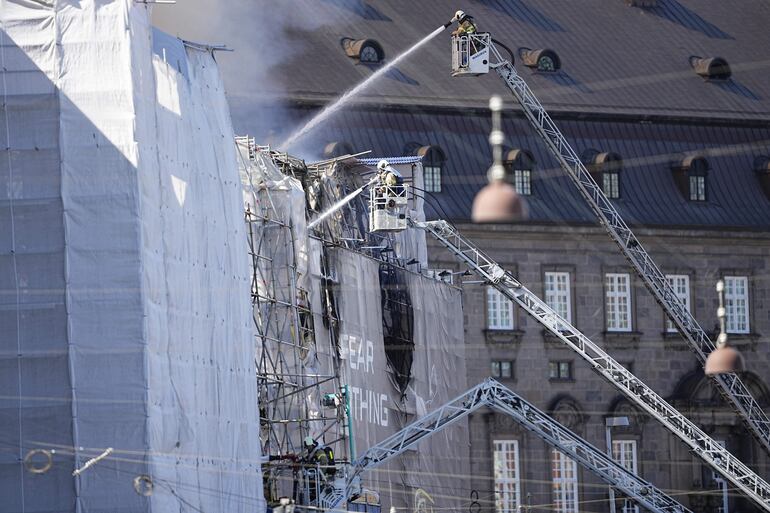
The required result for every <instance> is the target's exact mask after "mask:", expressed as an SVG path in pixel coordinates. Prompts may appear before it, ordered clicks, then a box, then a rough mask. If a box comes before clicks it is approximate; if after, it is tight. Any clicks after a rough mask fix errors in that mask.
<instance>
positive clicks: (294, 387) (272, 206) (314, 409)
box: [236, 138, 349, 505]
mask: <svg viewBox="0 0 770 513" xmlns="http://www.w3.org/2000/svg"><path fill="white" fill-rule="evenodd" d="M236 142H237V145H238V149H239V152H240V154H241V163H242V179H243V181H244V184H245V185H246V189H247V191H248V195H249V196H250V198H249V200H247V202H246V203H247V206H246V211H245V220H246V223H247V225H248V244H249V246H248V251H249V257H250V262H251V301H252V308H253V318H254V326H255V328H256V355H257V357H256V368H257V384H258V399H259V407H260V438H261V445H262V454H263V456H264V457H265V460H266V461H265V463H264V464H263V472H264V481H265V497H266V499H267V500H268V503H269V504H270V503H273V504H275V503H277V502H278V501H279V499H280V498H281V497H288V498H290V499H291V500H293V501H294V502H295V503H296V504H302V505H313V504H314V503H317V499H318V497H319V495H320V488H321V486H322V485H323V481H324V480H323V478H322V472H321V470H320V469H318V468H317V464H316V463H314V462H313V461H312V460H310V459H309V458H308V456H309V452H308V448H307V447H306V446H305V445H304V440H305V439H306V438H307V437H312V438H313V439H314V440H316V441H318V442H319V443H321V444H323V445H325V446H329V447H332V448H333V449H334V452H335V453H336V454H338V455H339V456H338V460H345V459H346V458H348V456H349V455H348V450H347V445H346V442H347V438H348V436H347V425H346V414H345V413H346V402H345V401H344V399H345V391H344V389H343V387H342V385H341V382H340V375H339V372H336V367H335V372H333V373H331V374H323V373H320V372H319V370H318V369H319V365H318V350H319V348H318V347H317V344H316V330H315V318H316V315H315V312H314V309H313V298H312V297H311V293H312V291H311V290H310V288H309V286H308V284H307V283H308V282H307V280H305V282H304V283H303V282H302V281H301V277H302V274H303V273H304V274H307V273H308V270H307V269H304V270H303V272H300V269H299V267H300V266H299V263H298V260H299V256H298V254H297V242H298V232H297V227H295V226H294V225H293V222H292V218H291V216H289V215H287V213H288V211H287V210H286V209H281V207H280V205H281V202H282V201H283V200H284V198H280V199H279V198H278V197H277V196H278V195H279V194H282V193H283V192H282V191H280V190H278V191H277V192H276V190H271V186H270V182H271V180H274V179H276V178H278V176H269V172H266V170H264V169H261V170H260V164H262V165H263V164H264V161H261V162H260V161H259V156H258V154H259V152H260V151H262V152H265V151H267V148H261V147H257V146H255V144H254V141H253V139H249V138H238V139H237V140H236ZM271 160H272V159H271ZM275 161H276V162H279V163H283V166H282V167H283V168H282V169H281V170H280V174H281V175H284V176H288V177H292V176H296V175H297V174H299V173H302V172H304V169H303V163H302V161H298V160H296V159H292V158H290V157H288V156H286V158H284V159H276V160H275ZM276 170H277V169H276ZM303 215H304V213H303ZM323 260H325V259H323V258H322V261H323ZM321 267H322V277H321V278H322V279H321V282H322V284H323V287H322V288H324V289H325V288H327V287H332V286H333V284H334V280H335V277H334V276H333V275H332V273H330V272H328V269H327V267H328V266H324V265H322V266H321ZM327 296H328V295H327V294H326V291H325V290H322V294H321V299H320V301H321V303H322V304H326V303H327V302H326V301H324V300H323V298H324V297H327ZM322 318H323V324H324V325H325V326H326V327H327V328H329V333H330V337H329V341H330V345H331V347H332V348H334V347H336V336H335V333H336V332H335V329H334V327H335V325H336V324H337V319H336V317H335V315H334V313H331V315H330V314H329V312H328V309H326V308H325V309H324V314H323V316H322ZM333 360H335V359H333ZM325 396H330V397H331V398H332V400H330V405H327V406H328V407H326V408H325V407H324V404H323V399H324V397H325ZM335 397H336V398H337V399H338V401H336V402H335V401H334V400H333V398H335ZM340 398H341V399H342V400H339V399H340Z"/></svg>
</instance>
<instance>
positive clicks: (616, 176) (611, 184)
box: [602, 171, 620, 199]
mask: <svg viewBox="0 0 770 513" xmlns="http://www.w3.org/2000/svg"><path fill="white" fill-rule="evenodd" d="M602 190H603V191H604V195H605V196H607V197H608V198H610V199H617V198H619V197H620V173H619V172H617V171H605V172H604V173H602Z"/></svg>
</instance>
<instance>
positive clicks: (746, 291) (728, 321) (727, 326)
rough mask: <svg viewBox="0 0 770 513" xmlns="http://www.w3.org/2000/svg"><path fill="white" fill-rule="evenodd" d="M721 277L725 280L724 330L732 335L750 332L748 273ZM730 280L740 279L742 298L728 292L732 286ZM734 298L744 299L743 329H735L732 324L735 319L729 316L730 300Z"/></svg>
mask: <svg viewBox="0 0 770 513" xmlns="http://www.w3.org/2000/svg"><path fill="white" fill-rule="evenodd" d="M722 279H723V280H724V282H725V331H726V332H727V333H728V334H734V335H746V334H749V333H751V293H750V290H749V287H750V283H751V281H750V280H749V277H748V275H738V274H730V275H725V276H723V277H722ZM730 280H740V281H742V282H743V285H744V287H743V290H744V294H743V297H742V298H737V297H734V296H735V294H732V293H731V292H730V289H731V288H732V287H731V285H730ZM733 287H734V285H733ZM736 299H743V300H744V301H745V305H744V310H745V312H744V320H745V324H746V327H745V328H743V329H736V328H735V326H734V325H733V324H732V323H734V322H736V319H734V318H733V317H732V316H731V311H732V305H731V302H732V301H734V300H736ZM733 315H734V314H733Z"/></svg>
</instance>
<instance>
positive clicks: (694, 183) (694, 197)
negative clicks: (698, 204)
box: [690, 175, 706, 201]
mask: <svg viewBox="0 0 770 513" xmlns="http://www.w3.org/2000/svg"><path fill="white" fill-rule="evenodd" d="M690 201H706V176H705V175H690Z"/></svg>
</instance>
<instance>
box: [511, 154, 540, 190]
mask: <svg viewBox="0 0 770 513" xmlns="http://www.w3.org/2000/svg"><path fill="white" fill-rule="evenodd" d="M505 165H506V167H507V168H508V175H509V177H510V178H509V181H510V182H511V183H512V184H513V186H514V187H515V188H516V192H518V193H519V194H521V195H522V196H530V195H531V194H532V169H534V167H535V158H534V157H533V156H532V153H531V152H530V151H529V150H519V149H517V150H511V151H509V152H508V153H506V155H505Z"/></svg>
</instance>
